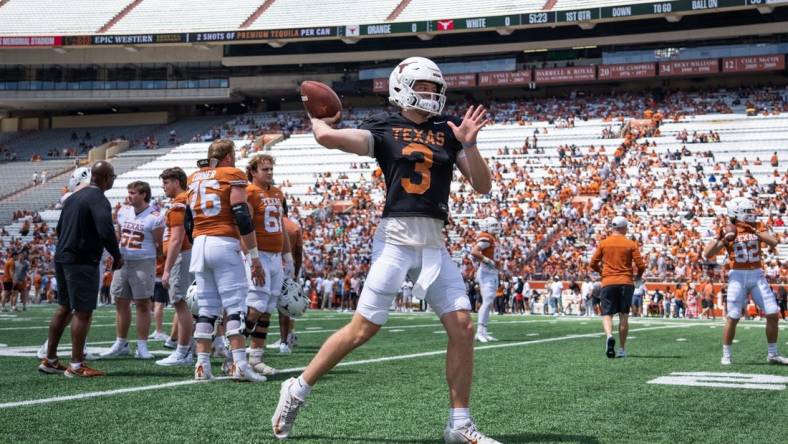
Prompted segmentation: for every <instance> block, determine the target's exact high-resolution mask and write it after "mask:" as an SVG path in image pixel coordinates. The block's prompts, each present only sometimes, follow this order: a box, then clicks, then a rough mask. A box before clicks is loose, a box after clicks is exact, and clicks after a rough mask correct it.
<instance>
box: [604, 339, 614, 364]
mask: <svg viewBox="0 0 788 444" xmlns="http://www.w3.org/2000/svg"><path fill="white" fill-rule="evenodd" d="M615 348H616V340H615V339H614V338H613V337H612V336H611V337H609V338H607V346H606V349H605V354H606V355H607V357H608V358H610V359H613V358H615V357H616V350H615Z"/></svg>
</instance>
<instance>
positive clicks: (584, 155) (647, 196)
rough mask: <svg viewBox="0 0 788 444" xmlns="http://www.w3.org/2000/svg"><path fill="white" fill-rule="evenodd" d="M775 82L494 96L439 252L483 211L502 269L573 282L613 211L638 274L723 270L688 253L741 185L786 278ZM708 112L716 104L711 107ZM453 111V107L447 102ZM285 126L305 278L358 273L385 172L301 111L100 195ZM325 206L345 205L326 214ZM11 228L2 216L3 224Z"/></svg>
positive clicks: (152, 165)
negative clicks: (651, 117)
mask: <svg viewBox="0 0 788 444" xmlns="http://www.w3.org/2000/svg"><path fill="white" fill-rule="evenodd" d="M785 93H786V92H785V91H784V90H777V91H768V92H767V91H764V90H758V91H736V92H724V91H723V92H717V93H714V94H708V93H675V94H672V95H668V96H666V97H665V100H664V101H663V102H662V103H660V104H655V103H650V102H649V101H648V100H647V99H645V98H641V99H637V100H634V99H632V98H631V97H629V96H614V97H608V98H602V97H597V98H585V99H583V100H567V99H543V100H533V101H530V102H527V103H526V102H503V103H493V104H491V107H490V111H491V114H492V115H493V116H495V119H496V121H498V122H500V123H497V124H495V125H493V126H491V127H488V128H487V129H485V130H484V131H483V132H482V133H481V134H480V137H479V148H480V150H481V152H482V154H483V155H484V156H485V157H486V158H487V159H488V161H489V163H490V166H491V169H492V171H493V177H494V185H493V191H492V192H491V193H490V194H489V195H486V196H477V195H474V193H470V192H469V189H470V188H469V186H468V184H467V183H465V182H464V181H463V180H460V181H458V182H455V183H454V184H453V185H452V198H451V199H452V200H451V202H450V210H451V215H452V221H451V222H452V223H451V224H450V225H449V226H448V227H447V234H448V238H449V240H450V242H449V248H450V251H451V253H452V255H453V257H454V258H455V260H456V261H458V262H459V263H461V264H462V270H463V272H464V273H465V275H466V276H471V275H472V274H473V265H472V263H471V262H470V260H469V258H468V253H469V251H470V247H471V245H472V240H473V232H474V229H475V226H476V225H475V224H476V221H478V220H479V219H481V218H483V217H486V216H495V217H498V218H499V219H501V220H502V222H503V227H504V235H503V242H502V243H501V244H502V248H501V249H502V252H501V253H502V256H501V257H502V261H503V263H504V266H503V267H502V269H503V270H505V271H504V276H503V279H511V278H513V277H514V276H525V277H529V278H531V279H544V278H549V277H551V276H554V275H558V276H560V277H562V278H564V279H578V278H580V277H582V275H583V274H584V273H586V272H587V270H586V268H585V265H584V263H585V262H586V261H587V259H588V255H589V254H590V252H591V251H592V250H593V248H594V247H595V245H596V242H598V240H599V239H600V238H601V237H602V236H603V235H604V233H605V232H606V229H607V228H606V222H607V220H608V219H609V218H610V217H612V215H615V214H625V215H627V217H629V218H630V221H631V222H632V230H631V234H632V236H634V237H635V238H636V239H639V240H640V242H641V243H642V244H643V249H644V250H645V251H646V252H647V257H648V261H649V262H648V265H649V269H648V271H647V274H646V276H647V278H648V279H650V280H659V281H662V280H667V281H682V280H692V281H697V280H698V279H700V278H701V277H702V276H704V275H705V274H707V273H709V272H711V273H719V272H721V271H723V270H724V268H721V267H719V266H715V267H711V268H709V267H710V266H711V265H712V264H705V263H703V262H702V261H699V260H698V255H699V252H700V249H701V248H702V245H703V244H704V243H705V242H706V241H707V240H708V239H709V238H710V237H711V236H714V235H715V230H716V229H717V227H718V226H719V223H720V221H721V217H723V216H724V214H725V207H724V204H725V202H726V201H727V200H729V199H730V198H731V197H734V196H738V195H748V196H754V199H755V200H756V201H757V202H758V205H759V207H760V208H762V217H761V219H762V221H764V222H766V223H769V224H770V225H772V226H773V228H774V229H775V231H776V232H778V233H780V235H781V236H783V241H782V242H783V243H781V244H780V245H779V247H778V248H777V250H776V251H774V252H768V255H767V256H768V258H767V264H768V267H770V269H771V270H772V271H771V274H770V278H771V279H772V280H773V281H774V282H781V281H782V282H785V281H788V269H786V268H785V266H783V268H780V266H779V265H776V266H774V265H771V264H772V263H774V262H773V261H774V260H775V259H779V260H780V261H781V263H783V264H785V263H786V259H788V243H786V242H785V237H784V236H785V228H784V223H785V220H784V219H785V218H786V217H788V210H786V208H785V201H784V196H785V193H786V187H787V186H788V172H786V169H785V165H788V142H787V141H788V137H786V136H788V115H787V114H785V113H781V114H780V113H776V112H775V110H776V109H777V110H781V109H782V107H784V106H785V102H784V101H782V99H781V98H782V97H784V95H785ZM756 97H760V98H761V99H760V102H759V105H757V106H759V108H760V109H761V110H763V111H764V112H763V113H761V114H759V115H757V116H750V117H748V116H746V115H745V108H746V107H749V106H750V105H752V104H753V103H754V102H756ZM775 97H776V99H775ZM775 107H777V108H775ZM652 108H653V109H654V110H658V111H659V112H660V113H661V114H662V115H664V116H666V120H664V121H663V122H662V124H661V125H660V126H659V132H653V134H651V136H649V137H646V136H645V135H644V134H642V133H637V131H639V130H637V129H632V128H630V127H629V126H627V125H624V124H623V123H626V122H627V121H628V119H629V118H632V117H635V118H637V117H642V116H643V114H644V113H647V112H650V111H649V109H652ZM718 109H723V110H724V111H726V113H724V114H721V113H715V111H716V110H718ZM768 110H771V111H772V112H767V111H768ZM375 111H376V110H358V109H357V110H354V111H353V114H352V115H350V114H348V115H347V116H346V120H345V122H346V123H348V124H351V123H353V124H355V123H356V122H358V121H360V120H363V119H364V118H365V117H366V116H367V115H369V114H370V113H372V112H375ZM459 111H460V108H459V107H453V108H452V109H450V111H449V112H450V113H453V114H457V113H458V112H459ZM625 117H626V118H625ZM283 129H286V130H288V132H290V131H292V132H293V133H295V134H293V135H292V136H290V137H289V138H287V139H285V140H284V141H282V142H280V143H278V144H276V145H274V146H273V147H272V149H271V151H270V152H271V154H273V155H274V156H275V158H276V162H277V164H276V178H277V180H278V181H279V182H280V185H281V186H282V188H283V190H284V191H285V192H286V193H287V194H288V197H289V199H290V201H291V208H292V212H293V215H294V216H295V217H298V218H299V220H300V221H301V223H302V224H303V225H304V227H305V232H306V237H307V239H306V246H305V251H306V256H307V257H306V260H305V267H306V271H307V275H308V276H311V277H316V276H327V275H330V276H342V277H344V276H349V275H356V274H363V273H364V272H365V267H366V264H365V262H364V260H363V258H364V257H365V254H366V253H368V251H369V248H370V245H371V236H372V234H373V232H374V231H373V230H374V226H375V221H376V220H377V218H379V216H380V204H381V202H382V200H383V199H382V198H383V195H384V192H385V191H384V186H383V183H382V181H381V180H380V178H379V177H378V176H377V175H376V165H375V163H374V160H373V159H367V158H364V157H358V156H354V155H349V154H345V153H343V152H340V151H331V150H326V149H324V148H322V147H319V146H318V145H317V144H316V143H315V141H314V138H313V137H312V136H311V134H309V133H303V134H299V132H302V131H305V130H306V129H308V128H307V127H306V122H305V121H304V119H303V115H302V113H300V112H294V113H289V112H278V113H264V114H248V115H244V116H240V117H237V118H235V119H234V120H233V121H232V122H230V123H228V124H226V125H213V126H211V127H210V128H209V127H205V128H203V130H202V131H200V136H199V137H196V138H194V139H193V140H194V141H193V142H191V143H187V144H184V145H180V146H178V147H177V148H175V149H173V150H172V151H169V152H167V153H166V154H163V155H159V156H158V157H155V158H154V157H149V158H145V159H143V158H139V160H142V162H139V163H138V166H136V167H134V168H133V169H130V170H129V171H127V172H125V173H123V170H122V169H120V168H119V170H118V172H119V174H120V176H119V177H118V179H117V180H116V182H115V188H113V189H112V190H109V191H108V192H107V193H106V194H107V197H108V198H109V199H110V201H111V202H112V203H113V204H118V203H120V202H121V201H122V200H123V199H124V198H125V196H126V185H127V184H128V183H129V182H131V181H134V180H145V181H148V182H149V183H151V185H152V189H153V194H154V199H156V200H159V199H161V198H162V197H163V195H162V190H161V188H160V186H159V179H158V175H159V174H160V172H161V171H162V170H163V169H164V168H167V167H171V166H176V165H177V166H181V167H182V168H184V169H185V170H186V171H187V173H190V172H192V171H194V170H195V169H196V161H197V160H198V159H202V158H204V156H205V153H206V150H207V146H208V142H207V141H208V140H211V139H212V138H214V137H216V136H218V135H222V136H226V137H231V138H234V139H236V145H237V146H238V147H239V150H238V155H239V159H238V162H237V166H238V167H240V168H243V167H245V165H246V162H247V160H248V157H244V155H248V151H249V148H248V146H249V143H250V139H251V138H252V137H255V136H258V135H260V134H263V133H265V132H268V131H272V130H283ZM693 134H695V136H696V137H695V138H696V139H697V136H698V134H713V135H714V136H715V139H714V140H716V137H718V138H719V142H707V143H701V142H700V141H699V140H700V139H698V142H697V143H692V139H693ZM680 139H687V140H686V142H685V141H684V140H680ZM704 140H707V139H704ZM241 147H245V148H243V149H241ZM134 153H135V152H128V153H124V155H123V157H126V156H133V155H134ZM137 153H139V155H143V154H157V153H149V152H147V151H140V152H137ZM118 161H121V162H123V161H125V160H124V159H123V158H121V159H118V160H116V162H118ZM772 162H776V163H777V165H778V166H777V167H774V166H772ZM335 203H340V204H341V205H340V206H342V205H350V206H352V207H353V208H354V210H353V211H351V212H349V213H345V214H343V213H341V212H340V213H337V214H332V213H331V211H330V208H331V207H332V206H333V205H334V204H335ZM40 214H41V218H42V219H43V220H44V221H45V222H48V223H49V224H53V223H54V222H56V220H57V216H58V212H57V211H56V210H55V211H44V212H41V213H40ZM17 229H18V227H17V226H16V225H14V226H12V227H11V228H7V231H9V233H11V232H13V231H14V230H17ZM720 259H722V258H720ZM717 276H718V277H719V275H717Z"/></svg>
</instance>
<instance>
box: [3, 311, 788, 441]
mask: <svg viewBox="0 0 788 444" xmlns="http://www.w3.org/2000/svg"><path fill="white" fill-rule="evenodd" d="M51 312H52V308H51V307H33V308H31V309H29V310H28V311H27V312H24V313H19V314H17V315H16V316H14V315H12V314H6V313H2V314H0V344H3V345H2V346H0V442H3V443H20V442H41V441H53V442H77V441H79V442H189V441H191V442H274V441H275V440H274V439H273V438H272V434H271V424H270V417H271V414H272V412H273V409H274V407H275V405H276V401H277V398H278V393H279V383H280V382H281V381H282V380H283V379H284V378H286V377H287V375H296V374H297V371H298V368H300V367H303V366H304V365H306V363H307V362H308V361H309V359H310V358H311V356H312V355H313V354H314V353H315V351H316V350H317V348H318V347H319V346H320V344H321V343H322V341H323V340H324V339H325V338H326V337H327V335H329V334H330V332H332V331H334V330H335V329H337V328H338V327H340V326H342V325H343V324H344V323H345V322H347V320H348V319H349V317H350V314H347V313H334V312H325V313H320V312H309V313H308V314H307V315H306V317H305V318H304V319H303V320H302V321H300V322H298V326H297V330H298V334H299V338H300V344H299V346H298V347H297V348H296V349H295V352H294V353H293V354H292V355H280V354H279V353H278V351H273V350H268V351H267V352H266V357H267V358H266V361H267V363H268V364H269V365H272V366H274V367H276V368H279V369H290V370H289V373H287V374H282V375H278V376H275V377H274V378H273V379H272V380H269V381H268V382H266V383H262V384H255V385H252V384H239V383H233V382H231V381H227V380H218V381H213V382H210V383H193V382H192V380H191V372H192V368H190V367H177V368H161V367H158V366H156V365H155V364H154V363H153V362H152V361H139V360H135V359H132V358H120V359H114V360H105V361H95V362H94V363H93V364H94V366H95V367H96V368H99V369H101V370H105V371H106V372H107V373H108V376H107V377H104V378H95V379H88V380H72V379H68V378H64V377H62V376H57V375H43V374H40V373H39V372H38V371H37V370H36V366H37V360H36V359H35V357H34V353H35V350H36V349H37V348H38V346H39V345H40V344H41V342H43V340H44V339H45V336H46V331H47V330H46V326H47V323H48V320H49V316H50V315H51ZM171 315H172V312H171V311H168V313H167V316H168V318H169V317H170V316H171ZM93 324H94V325H93V328H92V330H91V333H90V336H89V347H90V348H91V349H92V350H97V349H100V348H107V347H109V345H110V343H111V341H112V340H113V339H114V337H115V329H114V309H113V308H112V307H109V308H106V307H105V308H101V309H99V310H98V311H97V312H96V318H95V319H94V321H93ZM786 325H788V324H786V323H784V322H783V323H782V325H781V328H782V329H781V330H780V334H781V338H780V347H781V350H782V351H783V354H788V345H787V344H786V343H787V342H788V330H786V328H785V326H786ZM721 326H722V323H721V322H720V321H717V322H707V321H663V320H654V319H647V320H637V321H634V322H633V323H632V325H631V326H630V335H631V336H632V337H633V338H632V340H631V343H629V344H628V347H627V349H628V353H629V357H627V358H626V359H614V360H610V359H607V358H606V357H605V356H604V351H603V339H602V337H601V334H600V333H599V332H600V329H601V326H600V321H599V319H578V318H571V319H570V318H560V319H553V318H547V317H541V316H538V317H537V316H528V317H521V316H511V315H507V316H493V317H492V319H491V326H490V332H491V333H492V334H493V335H495V336H496V337H497V338H499V339H500V341H499V342H495V343H491V344H488V345H477V351H476V355H475V358H474V359H475V362H476V370H475V374H474V376H475V377H474V389H473V397H472V401H471V414H472V415H473V416H474V418H475V419H476V422H477V424H478V425H479V428H480V429H481V430H482V431H483V432H484V433H486V434H488V435H490V436H492V437H494V438H496V439H498V440H499V441H501V442H504V443H524V442H540V443H548V442H578V443H602V442H605V443H614V442H615V443H619V442H621V443H628V442H638V443H645V442H671V443H684V442H693V443H694V442H714V443H743V442H747V443H749V442H782V441H784V438H785V436H788V422H787V421H786V418H787V417H788V416H786V414H788V390H785V386H786V385H788V366H783V367H780V366H775V365H767V364H766V344H765V338H764V333H763V323H762V322H756V321H752V322H744V321H743V322H742V323H741V324H740V327H739V332H738V335H737V340H738V343H737V344H735V346H734V365H733V366H731V367H722V366H720V364H719V358H720V336H721V332H722V329H721ZM272 330H275V327H274V328H272ZM132 331H133V326H132ZM67 332H68V330H67ZM275 339H276V335H273V340H275ZM67 342H68V341H65V345H67ZM62 345H64V344H61V346H62ZM445 345H446V335H445V334H443V333H442V328H441V325H440V323H439V322H438V320H437V319H436V318H435V317H434V316H433V315H428V314H402V315H399V314H397V315H392V317H391V319H390V321H389V323H388V324H387V325H386V327H385V329H384V330H382V331H381V333H380V334H379V335H378V336H377V337H376V338H375V339H373V340H372V341H371V342H370V343H369V344H367V345H366V346H364V347H362V348H360V349H359V350H357V351H355V352H354V353H353V354H351V355H350V356H349V357H348V359H347V360H346V363H345V364H346V365H343V366H340V367H337V368H336V369H335V370H334V371H333V372H332V373H330V374H329V375H328V376H327V377H326V378H324V379H323V380H322V381H321V383H320V384H318V385H317V386H316V387H315V389H314V391H313V392H312V395H311V396H310V397H309V399H308V402H307V406H306V407H305V408H304V409H303V410H302V411H301V414H300V415H299V418H298V421H297V422H296V427H295V430H294V432H293V434H292V435H291V438H290V441H292V442H294V443H315V444H317V443H397V444H400V443H401V444H406V443H414V444H415V443H441V442H442V439H441V433H442V430H443V427H444V425H445V422H446V418H447V394H446V386H445V383H444V376H443V365H444V355H443V350H444V349H445ZM151 350H152V351H153V352H154V353H156V351H157V350H158V351H160V352H162V356H163V355H164V350H163V349H162V348H161V342H151ZM20 355H21V356H20ZM25 355H26V356H25ZM61 356H63V357H65V358H66V360H67V357H68V353H67V352H65V351H64V352H62V353H61ZM382 358H387V359H382ZM218 371H219V361H214V373H215V374H218ZM682 372H684V373H687V372H709V373H736V374H739V375H738V376H736V378H737V380H736V381H733V382H731V381H730V378H718V379H717V382H723V383H725V384H727V385H731V386H732V387H708V386H687V385H663V384H653V383H651V384H650V383H649V381H653V380H656V379H657V378H663V380H664V377H668V376H671V374H672V373H682ZM750 375H772V376H773V377H772V378H767V379H766V380H762V381H761V382H762V383H764V382H765V384H763V385H758V384H757V383H758V380H755V381H751V382H754V383H756V384H750V386H754V387H757V388H744V387H747V385H745V383H746V382H747V380H749V379H750ZM673 379H681V378H680V377H678V378H677V377H676V375H674V378H673ZM698 379H700V380H705V381H708V380H709V376H708V375H706V376H704V377H703V378H695V379H694V380H698ZM685 380H688V381H692V380H693V378H691V377H685ZM726 380H727V381H728V382H725V381H726ZM77 397H79V398H78V399H75V398H77ZM30 401H34V402H30ZM22 402H26V403H24V404H21V405H20V403H22Z"/></svg>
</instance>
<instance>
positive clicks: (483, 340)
mask: <svg viewBox="0 0 788 444" xmlns="http://www.w3.org/2000/svg"><path fill="white" fill-rule="evenodd" d="M476 340H477V341H479V342H481V343H482V344H484V343H487V342H490V341H488V340H487V336H485V335H483V334H481V333H476Z"/></svg>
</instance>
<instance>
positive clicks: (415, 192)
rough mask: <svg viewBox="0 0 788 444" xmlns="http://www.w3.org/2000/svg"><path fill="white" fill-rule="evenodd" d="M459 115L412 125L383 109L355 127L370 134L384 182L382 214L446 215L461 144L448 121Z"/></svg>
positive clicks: (434, 216) (455, 122)
mask: <svg viewBox="0 0 788 444" xmlns="http://www.w3.org/2000/svg"><path fill="white" fill-rule="evenodd" d="M449 121H451V122H453V123H454V124H455V125H457V126H459V125H460V123H461V119H459V118H456V117H451V116H445V115H441V116H435V117H431V118H430V119H428V120H427V121H426V122H424V123H421V124H417V123H415V122H412V121H410V120H408V119H406V118H405V117H403V116H402V115H400V114H389V113H382V114H378V115H375V116H372V117H370V118H369V119H368V120H366V121H365V122H364V123H362V124H361V126H360V127H359V128H360V129H365V130H368V131H370V132H371V133H372V137H373V139H374V144H375V146H374V157H375V159H376V160H377V161H378V164H379V165H380V168H381V169H382V170H383V176H384V179H385V181H386V205H385V207H384V208H383V217H430V218H434V219H440V220H443V221H446V220H447V219H448V217H449V209H448V202H449V189H450V185H451V180H452V175H453V173H454V164H455V163H456V160H457V154H458V153H459V152H460V151H461V150H462V144H460V142H459V141H458V140H457V139H456V138H455V137H454V132H453V131H452V130H451V128H450V127H449V125H448V122H449Z"/></svg>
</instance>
